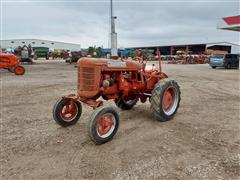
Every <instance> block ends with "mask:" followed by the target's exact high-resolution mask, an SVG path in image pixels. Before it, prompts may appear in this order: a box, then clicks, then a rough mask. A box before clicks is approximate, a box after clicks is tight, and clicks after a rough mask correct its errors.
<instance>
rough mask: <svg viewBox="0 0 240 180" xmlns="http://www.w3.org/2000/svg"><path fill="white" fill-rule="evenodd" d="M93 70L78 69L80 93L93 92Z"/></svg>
mask: <svg viewBox="0 0 240 180" xmlns="http://www.w3.org/2000/svg"><path fill="white" fill-rule="evenodd" d="M94 78H95V69H94V68H91V67H82V68H81V67H80V71H79V73H78V87H79V89H80V91H93V90H94V87H95V81H94Z"/></svg>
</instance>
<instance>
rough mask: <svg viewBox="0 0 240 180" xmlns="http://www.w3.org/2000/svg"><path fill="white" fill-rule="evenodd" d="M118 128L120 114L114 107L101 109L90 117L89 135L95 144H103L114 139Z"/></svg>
mask: <svg viewBox="0 0 240 180" xmlns="http://www.w3.org/2000/svg"><path fill="white" fill-rule="evenodd" d="M118 126H119V115H118V112H117V111H116V110H115V109H114V108H112V107H100V108H98V109H96V110H95V111H94V112H93V114H92V115H91V117H90V121H89V123H88V135H89V136H90V138H91V139H92V141H93V142H94V143H95V144H103V143H106V142H108V141H110V140H111V139H112V138H113V136H114V135H115V134H116V132H117V130H118Z"/></svg>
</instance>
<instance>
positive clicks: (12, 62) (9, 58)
mask: <svg viewBox="0 0 240 180" xmlns="http://www.w3.org/2000/svg"><path fill="white" fill-rule="evenodd" d="M19 64H20V62H19V59H18V57H17V56H15V55H13V54H5V53H0V69H7V70H8V71H9V72H12V73H15V74H16V75H23V74H24V73H25V68H24V67H23V66H20V65H19Z"/></svg>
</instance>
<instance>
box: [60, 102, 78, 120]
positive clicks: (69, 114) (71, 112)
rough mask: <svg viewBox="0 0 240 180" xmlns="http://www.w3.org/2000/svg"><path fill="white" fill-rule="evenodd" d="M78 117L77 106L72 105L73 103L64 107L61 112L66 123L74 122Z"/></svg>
mask: <svg viewBox="0 0 240 180" xmlns="http://www.w3.org/2000/svg"><path fill="white" fill-rule="evenodd" d="M76 115H77V107H76V104H73V105H71V103H69V104H66V105H65V106H63V109H62V111H61V116H62V118H63V119H64V120H65V121H72V120H73V119H74V118H75V117H76Z"/></svg>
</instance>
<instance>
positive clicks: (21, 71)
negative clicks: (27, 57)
mask: <svg viewBox="0 0 240 180" xmlns="http://www.w3.org/2000/svg"><path fill="white" fill-rule="evenodd" d="M15 71H16V74H22V73H23V68H21V67H16V68H15Z"/></svg>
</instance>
